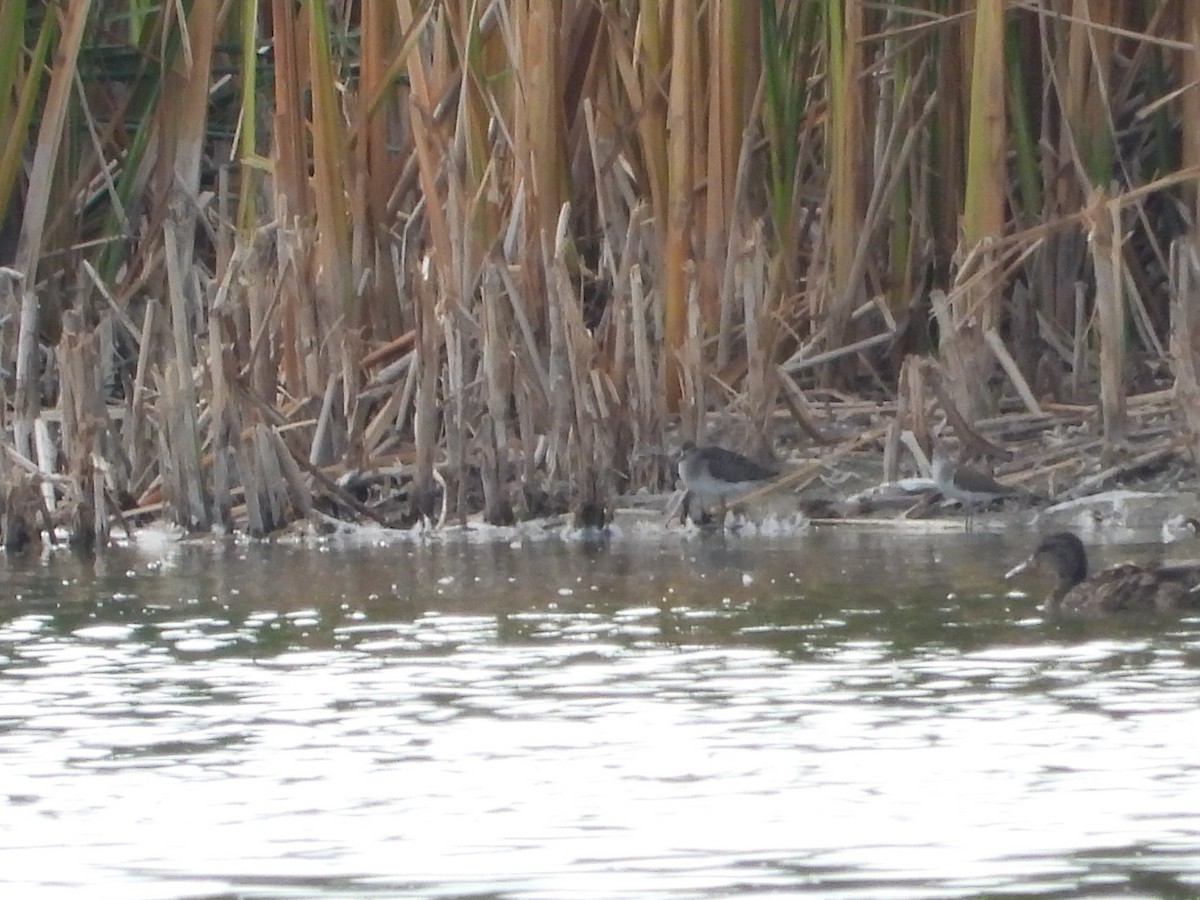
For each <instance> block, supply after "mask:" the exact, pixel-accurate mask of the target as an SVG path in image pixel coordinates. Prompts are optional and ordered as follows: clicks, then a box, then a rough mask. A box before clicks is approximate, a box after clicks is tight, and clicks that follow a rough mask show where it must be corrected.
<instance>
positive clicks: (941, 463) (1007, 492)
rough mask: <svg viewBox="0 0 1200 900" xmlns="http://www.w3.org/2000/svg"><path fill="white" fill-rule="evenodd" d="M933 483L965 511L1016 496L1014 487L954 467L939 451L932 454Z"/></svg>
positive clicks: (979, 473)
mask: <svg viewBox="0 0 1200 900" xmlns="http://www.w3.org/2000/svg"><path fill="white" fill-rule="evenodd" d="M933 481H934V483H935V484H936V485H937V488H938V490H939V491H941V492H942V496H943V497H945V498H946V499H947V500H957V501H958V502H959V503H961V504H962V505H963V506H966V507H972V506H985V505H987V504H988V503H991V502H992V501H993V500H999V499H1000V498H1002V497H1011V496H1013V495H1014V494H1016V493H1017V489H1016V488H1015V487H1012V486H1010V485H1007V484H1001V483H1000V482H998V481H997V480H996V479H995V478H993V477H992V476H991V475H989V474H987V473H986V472H980V471H979V470H978V469H972V468H970V467H968V466H964V465H961V464H958V463H955V462H954V460H952V459H951V458H950V457H949V456H948V455H946V453H945V452H944V451H943V450H941V449H940V448H938V449H936V450H934V452H933Z"/></svg>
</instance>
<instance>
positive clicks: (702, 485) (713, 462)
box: [679, 441, 779, 520]
mask: <svg viewBox="0 0 1200 900" xmlns="http://www.w3.org/2000/svg"><path fill="white" fill-rule="evenodd" d="M682 450H683V456H682V458H681V459H680V460H679V477H680V478H681V479H682V480H683V484H684V487H685V488H687V493H686V494H685V495H684V500H683V515H684V516H685V517H686V516H687V515H688V513H689V511H690V510H689V503H690V500H691V498H692V496H693V495H695V496H698V497H700V498H701V503H703V501H704V498H708V497H715V498H716V499H717V500H718V501H719V503H720V506H721V517H722V520H724V516H725V503H726V501H727V500H728V499H729V498H730V497H733V496H735V495H737V494H744V493H745V492H746V491H749V490H750V489H751V488H753V487H755V486H757V485H759V484H762V483H763V482H764V481H769V480H770V479H772V478H774V477H775V476H776V475H778V474H779V473H778V471H776V470H775V469H772V468H768V467H767V466H764V465H763V464H762V463H759V462H756V461H755V460H753V459H751V458H750V457H748V456H743V455H742V454H740V453H735V452H734V451H733V450H727V449H726V448H724V447H718V446H717V445H715V444H710V445H708V446H704V447H698V446H696V444H694V443H692V442H691V441H687V442H686V443H685V444H684V445H683V448H682Z"/></svg>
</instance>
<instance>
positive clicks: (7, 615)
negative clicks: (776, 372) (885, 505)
mask: <svg viewBox="0 0 1200 900" xmlns="http://www.w3.org/2000/svg"><path fill="white" fill-rule="evenodd" d="M1026 550H1027V548H1025V547H1023V546H1020V547H1018V546H1015V545H1013V544H1010V543H1008V542H1006V541H1005V540H1004V539H1002V538H999V537H997V536H991V535H934V536H921V537H914V536H896V535H885V534H864V533H848V532H844V531H843V532H831V533H823V532H820V531H817V532H814V533H809V534H804V535H798V536H793V537H779V538H771V539H764V538H761V537H746V536H743V537H738V536H728V537H723V536H708V537H699V536H688V537H680V536H678V535H675V536H666V537H663V538H661V539H652V538H645V537H641V536H638V537H636V538H633V537H626V538H619V539H616V540H613V541H610V542H608V543H591V544H585V543H570V542H561V541H558V540H545V541H530V540H525V541H524V542H513V543H512V544H509V543H507V542H502V543H497V544H476V543H470V542H465V541H463V542H456V541H441V540H439V541H427V542H419V541H413V542H405V543H401V544H393V545H391V546H369V547H363V546H359V547H340V548H338V547H333V546H329V547H324V548H313V547H307V548H303V547H291V546H253V547H246V546H238V545H229V546H226V547H220V548H215V549H214V548H213V547H211V546H207V545H187V544H178V545H163V546H151V547H144V546H143V547H134V548H130V549H125V550H120V551H115V552H111V553H109V554H108V555H107V556H106V557H105V558H104V559H102V560H101V561H99V562H87V561H82V560H78V559H76V558H74V557H72V556H70V555H68V554H66V553H54V554H50V555H49V556H48V557H46V558H44V559H40V560H39V559H20V558H16V559H12V558H10V559H4V560H0V570H2V571H3V575H4V578H5V583H6V584H7V586H8V590H7V596H5V597H4V598H3V599H0V895H2V896H4V897H14V898H16V897H57V896H62V897H72V898H74V897H88V898H106V897H112V898H123V900H124V898H135V900H136V898H167V897H171V898H175V897H213V898H215V897H235V896H236V897H253V898H258V897H297V896H312V897H372V896H389V897H390V896H433V897H451V896H453V897H459V896H477V897H514V898H516V897H520V898H558V897H640V896H648V895H653V896H660V897H723V896H729V895H733V894H756V893H762V894H767V893H770V894H775V895H780V896H787V895H799V894H808V895H812V896H822V897H868V898H909V897H965V896H996V895H1010V896H1023V897H1024V896H1028V897H1042V896H1044V897H1064V896H1112V895H1116V894H1120V895H1122V896H1162V897H1194V896H1197V895H1198V894H1200V619H1196V618H1192V619H1182V620H1181V619H1177V618H1171V619H1159V620H1144V621H1136V622H1116V623H1111V622H1109V623H1106V622H1076V623H1067V624H1053V623H1046V622H1043V621H1042V618H1041V616H1040V614H1039V613H1038V611H1037V609H1036V602H1035V601H1034V600H1032V599H1029V598H1025V597H1021V596H1008V595H1006V594H1005V593H1004V590H1005V588H1004V586H1003V585H1001V584H1000V583H999V582H998V576H999V573H1001V572H1003V571H1004V569H1005V568H1007V566H1008V564H1010V563H1011V562H1013V561H1014V560H1015V559H1016V558H1017V557H1018V556H1019V555H1021V553H1023V552H1024V551H1026ZM1113 553H1114V554H1116V555H1117V556H1124V555H1128V554H1127V553H1124V552H1121V551H1117V550H1114V551H1113Z"/></svg>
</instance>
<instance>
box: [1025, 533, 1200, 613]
mask: <svg viewBox="0 0 1200 900" xmlns="http://www.w3.org/2000/svg"><path fill="white" fill-rule="evenodd" d="M1043 566H1044V567H1047V568H1050V569H1052V570H1053V571H1054V573H1055V574H1056V575H1057V578H1058V583H1057V584H1056V585H1055V588H1054V590H1052V591H1051V592H1050V596H1048V597H1047V598H1046V604H1045V608H1046V611H1047V612H1063V613H1089V612H1090V613H1118V612H1136V611H1143V612H1153V611H1166V610H1183V609H1190V610H1200V564H1197V563H1190V564H1180V565H1167V566H1139V565H1135V564H1134V563H1122V564H1121V565H1117V566H1113V567H1112V568H1109V569H1105V570H1104V571H1102V572H1097V573H1096V574H1095V575H1092V576H1091V577H1088V559H1087V551H1086V550H1085V549H1084V546H1083V542H1082V541H1081V540H1079V538H1078V537H1076V536H1075V535H1073V534H1071V533H1070V532H1067V531H1061V532H1059V533H1057V534H1052V535H1050V536H1049V537H1046V538H1044V539H1043V540H1042V541H1041V543H1039V544H1038V545H1037V548H1036V549H1035V550H1034V551H1033V554H1032V555H1031V556H1030V557H1029V558H1028V559H1026V560H1025V561H1024V562H1021V563H1019V564H1018V565H1016V566H1014V567H1013V568H1012V569H1011V570H1009V572H1008V573H1007V574H1006V575H1005V576H1004V577H1005V578H1013V577H1015V576H1017V575H1019V574H1021V573H1022V572H1026V571H1031V570H1036V569H1039V568H1041V567H1043Z"/></svg>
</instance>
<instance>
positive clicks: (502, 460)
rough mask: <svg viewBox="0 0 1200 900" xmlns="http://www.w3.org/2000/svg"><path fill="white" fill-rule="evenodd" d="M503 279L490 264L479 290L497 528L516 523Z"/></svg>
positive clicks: (487, 450)
mask: <svg viewBox="0 0 1200 900" xmlns="http://www.w3.org/2000/svg"><path fill="white" fill-rule="evenodd" d="M500 291H501V279H500V275H499V273H497V272H496V264H495V263H488V265H487V268H486V269H485V271H484V275H483V282H482V285H481V288H480V292H481V293H480V300H481V303H482V306H483V335H482V338H481V340H482V343H483V360H482V365H483V375H484V380H485V384H486V388H485V391H486V400H487V416H486V417H485V418H484V421H483V423H482V424H483V427H482V428H481V429H480V432H479V435H480V439H481V441H482V444H483V447H482V455H483V460H482V465H481V467H480V474H481V476H482V481H483V499H484V518H486V519H487V521H489V522H491V523H492V524H494V525H511V524H512V523H513V508H512V502H511V501H510V500H509V497H508V489H509V485H508V468H509V459H508V427H507V422H508V397H509V396H510V395H511V392H512V368H511V362H510V358H511V353H510V351H509V344H508V340H507V335H508V334H509V333H510V330H509V327H508V326H509V322H508V321H507V320H506V318H505V312H506V307H507V305H508V304H507V303H506V302H505V298H504V297H502V296H501V293H500Z"/></svg>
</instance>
